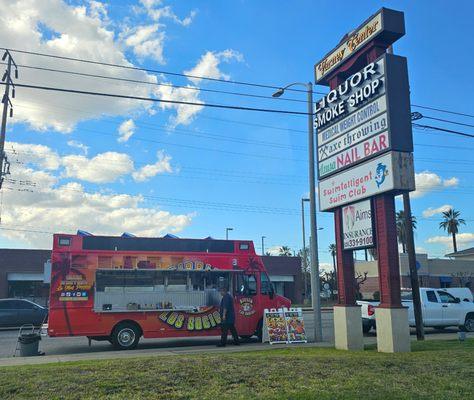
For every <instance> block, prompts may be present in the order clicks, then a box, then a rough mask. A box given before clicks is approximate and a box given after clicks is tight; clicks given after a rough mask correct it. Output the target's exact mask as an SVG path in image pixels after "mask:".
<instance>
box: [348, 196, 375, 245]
mask: <svg viewBox="0 0 474 400" xmlns="http://www.w3.org/2000/svg"><path fill="white" fill-rule="evenodd" d="M342 239H343V247H344V250H357V249H367V248H369V247H373V246H374V228H373V222H372V203H371V201H370V200H363V201H360V202H358V203H354V204H349V205H348V206H344V207H342Z"/></svg>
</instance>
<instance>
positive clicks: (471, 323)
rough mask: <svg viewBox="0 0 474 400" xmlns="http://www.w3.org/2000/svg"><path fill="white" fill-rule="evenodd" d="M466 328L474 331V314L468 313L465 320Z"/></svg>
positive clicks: (468, 330)
mask: <svg viewBox="0 0 474 400" xmlns="http://www.w3.org/2000/svg"><path fill="white" fill-rule="evenodd" d="M464 329H465V330H466V331H467V332H474V314H473V313H471V314H468V315H467V317H466V321H465V322H464Z"/></svg>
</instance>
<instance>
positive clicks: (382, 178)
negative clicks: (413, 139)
mask: <svg viewBox="0 0 474 400" xmlns="http://www.w3.org/2000/svg"><path fill="white" fill-rule="evenodd" d="M414 189H415V182H414V172H413V157H412V155H411V154H408V153H399V152H394V151H391V152H388V153H385V154H384V155H382V156H380V157H377V158H374V159H373V160H370V161H367V162H365V163H363V164H360V165H358V166H355V167H353V168H351V169H349V170H347V171H344V172H341V173H339V174H336V175H334V176H331V177H329V178H327V179H324V180H321V181H319V205H320V209H321V211H327V210H331V209H333V208H336V207H339V206H342V205H345V204H349V203H353V202H356V201H358V200H363V199H366V198H369V197H372V196H376V195H378V194H381V193H385V192H388V191H398V190H414Z"/></svg>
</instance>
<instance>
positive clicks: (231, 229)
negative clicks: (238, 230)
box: [225, 228, 234, 240]
mask: <svg viewBox="0 0 474 400" xmlns="http://www.w3.org/2000/svg"><path fill="white" fill-rule="evenodd" d="M233 230H234V228H225V240H229V232H230V231H233Z"/></svg>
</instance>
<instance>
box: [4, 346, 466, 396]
mask: <svg viewBox="0 0 474 400" xmlns="http://www.w3.org/2000/svg"><path fill="white" fill-rule="evenodd" d="M473 382H474V340H472V339H471V340H468V341H466V342H464V343H459V342H458V341H426V342H423V343H413V351H412V352H411V353H406V354H381V353H378V352H377V351H376V350H375V349H374V348H373V346H372V348H371V349H369V350H366V351H364V352H346V351H337V350H334V349H324V348H302V347H297V346H295V347H294V348H286V349H280V350H270V351H266V350H264V351H256V352H241V353H228V354H222V353H219V354H195V355H187V356H181V355H180V356H163V357H147V358H133V359H115V360H100V361H80V362H71V363H59V364H44V365H36V366H15V367H4V368H0V399H5V400H6V399H24V398H35V399H105V398H106V399H124V398H126V399H143V398H146V399H191V398H199V399H216V398H229V399H249V398H261V399H288V398H291V399H313V398H317V399H352V398H364V399H381V398H387V399H392V398H397V399H413V398H417V399H431V398H437V399H466V398H470V397H471V395H472V385H473Z"/></svg>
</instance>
